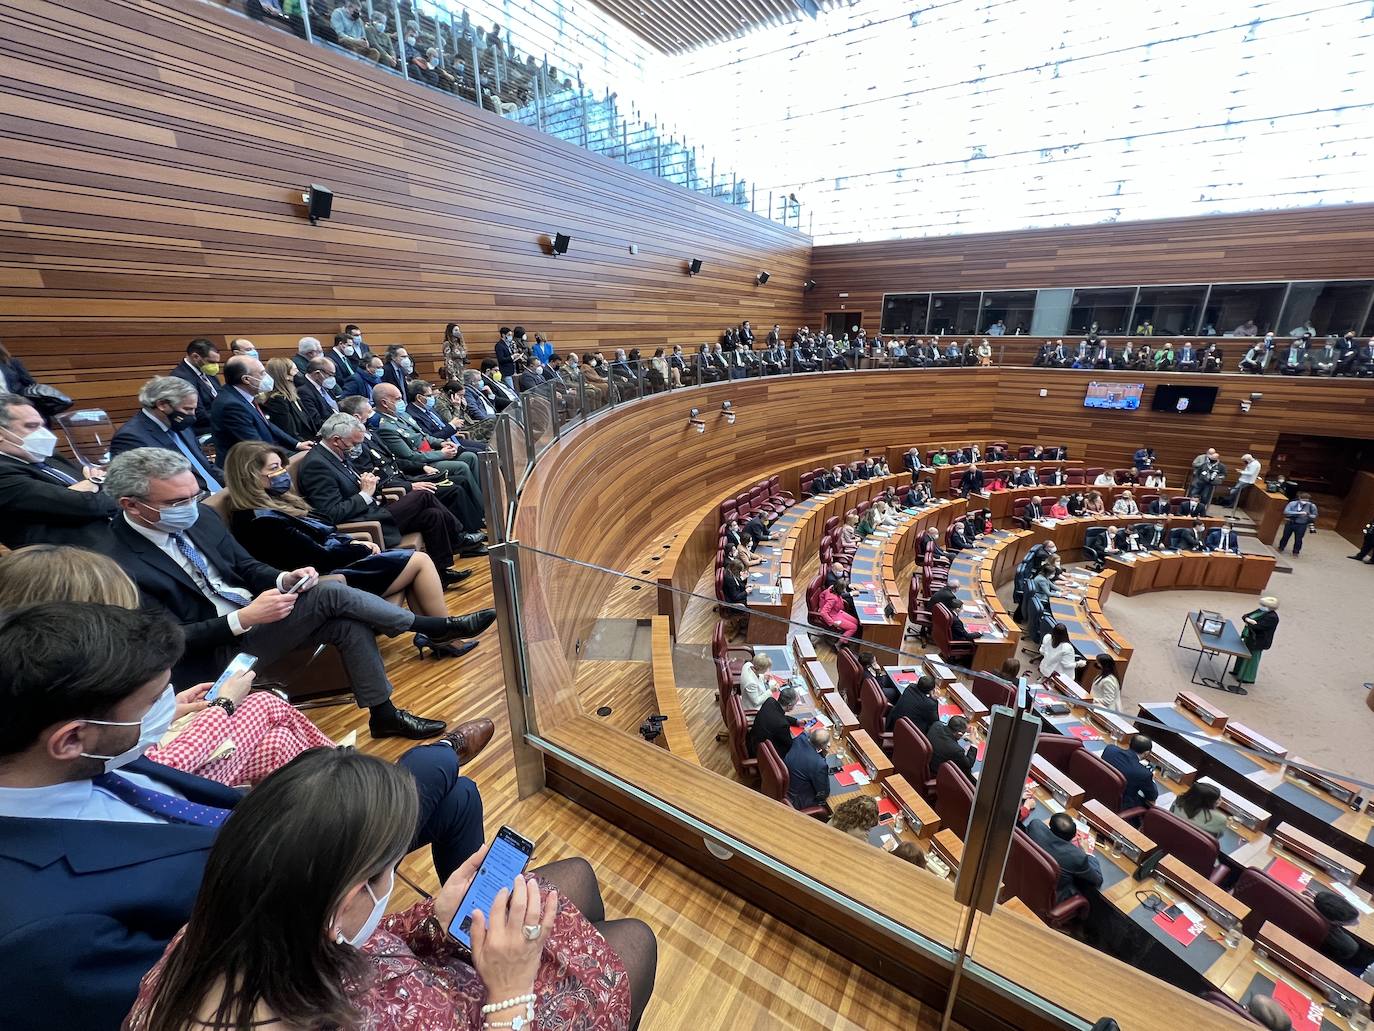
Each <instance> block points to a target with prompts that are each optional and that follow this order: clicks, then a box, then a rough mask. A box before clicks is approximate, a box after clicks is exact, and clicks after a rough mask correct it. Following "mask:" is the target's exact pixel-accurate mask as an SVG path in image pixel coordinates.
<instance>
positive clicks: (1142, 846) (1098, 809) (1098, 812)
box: [1078, 798, 1155, 863]
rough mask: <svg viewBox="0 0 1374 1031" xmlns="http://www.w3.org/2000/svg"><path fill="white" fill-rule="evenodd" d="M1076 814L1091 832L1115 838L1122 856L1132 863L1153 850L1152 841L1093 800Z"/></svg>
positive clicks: (1084, 804)
mask: <svg viewBox="0 0 1374 1031" xmlns="http://www.w3.org/2000/svg"><path fill="white" fill-rule="evenodd" d="M1078 812H1079V815H1081V816H1082V817H1083V819H1084V820H1085V821H1086V822H1087V824H1088V826H1089V827H1091V828H1092V829H1093V830H1095V831H1097V832H1098V833H1099V834H1105V835H1107V837H1109V838H1115V839H1116V840H1117V841H1118V842H1119V843H1120V844H1121V851H1122V854H1124V855H1125V856H1126V858H1127V859H1129V860H1131V861H1132V862H1134V863H1138V862H1140V860H1141V858H1142V857H1143V856H1146V855H1148V854H1149V853H1151V852H1153V851H1154V850H1155V843H1154V842H1153V841H1151V840H1150V839H1149V838H1147V837H1146V836H1145V835H1144V834H1142V833H1140V831H1138V830H1136V829H1135V828H1134V827H1132V826H1131V825H1130V824H1129V823H1127V822H1126V821H1125V820H1123V819H1122V818H1121V817H1119V816H1117V815H1116V813H1114V812H1112V811H1111V810H1110V809H1108V808H1107V807H1106V806H1105V805H1103V804H1102V803H1101V802H1099V801H1097V799H1095V798H1094V799H1089V800H1088V801H1086V802H1084V803H1083V804H1082V805H1081V806H1080V807H1079V809H1078Z"/></svg>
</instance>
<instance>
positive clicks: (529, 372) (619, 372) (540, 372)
mask: <svg viewBox="0 0 1374 1031" xmlns="http://www.w3.org/2000/svg"><path fill="white" fill-rule="evenodd" d="M611 375H612V376H614V377H615V378H616V379H618V380H620V381H622V384H621V385H622V389H624V387H623V384H624V383H625V382H627V381H628V382H632V381H633V380H634V378H635V374H634V370H633V369H631V368H630V367H629V365H627V364H626V363H625V352H624V351H617V352H616V353H615V361H614V362H612V363H611ZM515 381H516V383H517V384H519V386H520V389H521V390H522V391H524V390H536V389H538V388H539V387H541V386H542V385H543V384H544V382H545V380H544V363H543V362H541V361H540V360H539V359H538V358H531V359H530V360H529V363H528V364H527V365H526V366H525V371H524V372H522V373H521V374H520V375H519V376H517V377H516V380H515Z"/></svg>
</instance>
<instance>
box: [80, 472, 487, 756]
mask: <svg viewBox="0 0 1374 1031" xmlns="http://www.w3.org/2000/svg"><path fill="white" fill-rule="evenodd" d="M105 482H106V489H107V491H108V493H109V495H110V497H111V498H113V499H115V500H116V501H117V502H118V503H119V507H120V508H121V509H122V510H123V512H122V514H121V516H120V517H119V518H116V519H115V521H114V524H113V527H112V530H111V535H112V537H113V551H112V556H113V558H114V559H115V561H117V562H118V563H119V564H120V565H121V566H123V567H124V570H125V572H127V573H128V574H129V575H130V576H131V577H132V578H133V580H134V582H135V583H136V584H137V585H138V588H139V591H140V593H141V594H142V595H143V598H144V600H145V602H147V603H149V604H156V605H159V606H161V607H162V608H163V609H165V610H166V611H167V612H168V613H169V614H170V615H171V616H172V617H173V618H175V619H176V620H177V621H178V622H179V623H180V624H181V625H182V626H183V627H184V628H185V631H186V637H187V653H186V655H185V656H184V657H183V661H182V662H181V664H180V665H179V666H178V667H177V670H178V673H177V675H178V679H181V680H182V681H183V682H185V680H186V679H187V678H189V679H190V680H191V681H192V682H193V683H194V682H199V681H202V680H210V679H213V678H214V677H215V676H216V675H218V674H219V672H220V671H221V670H222V669H223V668H224V666H225V665H226V664H227V663H228V661H229V659H230V658H232V657H233V655H234V654H235V653H237V652H248V653H249V654H252V655H256V656H257V657H258V660H259V662H260V663H261V664H262V665H263V666H266V665H269V664H270V663H272V662H274V661H276V660H277V659H280V658H282V657H284V656H286V655H287V654H289V653H290V652H292V651H294V650H295V649H296V648H299V647H301V646H303V645H311V646H313V645H316V644H325V643H328V644H332V645H334V646H335V647H336V648H337V649H338V650H339V653H340V655H341V657H342V659H343V665H344V669H345V670H346V672H347V675H348V679H349V687H350V688H351V689H352V691H353V694H354V697H355V698H356V699H357V703H358V705H359V707H360V708H365V709H369V710H370V712H371V717H370V720H369V727H370V729H371V731H372V735H373V736H374V737H395V736H400V737H412V738H421V737H433V736H434V735H436V734H439V733H441V732H442V731H443V729H444V724H443V723H442V722H441V721H439V720H427V719H422V718H420V717H417V716H413V715H411V714H410V713H408V712H406V711H405V710H403V709H397V708H396V706H395V705H394V704H392V702H391V683H390V681H388V679H387V676H386V670H385V668H384V667H383V664H382V657H381V654H380V653H379V652H378V650H377V642H376V639H375V636H374V635H375V634H376V633H378V632H381V633H384V634H386V635H387V636H390V637H395V636H396V635H398V634H402V633H406V632H408V631H409V632H413V633H416V634H423V635H425V636H426V637H428V638H429V639H430V640H432V641H436V642H438V643H445V642H448V641H452V640H454V639H455V638H458V637H475V636H477V635H478V634H480V633H481V632H482V631H483V630H485V629H486V628H487V627H489V626H490V625H491V624H492V623H493V622H494V621H495V619H496V614H495V612H494V611H492V610H491V609H484V610H481V611H479V612H475V613H472V614H471V615H467V616H445V617H435V616H425V615H421V614H418V613H412V612H407V611H406V610H405V609H402V608H398V607H397V606H395V605H390V604H388V603H387V602H384V601H382V600H381V599H380V598H375V597H373V596H372V595H370V594H367V593H365V592H362V591H355V590H354V589H353V588H351V587H345V586H343V585H341V584H336V583H328V582H320V581H319V575H318V573H317V572H316V571H315V570H314V569H313V568H311V567H309V566H302V567H298V568H296V569H292V570H287V571H285V572H283V571H279V570H277V569H275V568H273V567H271V566H268V565H265V564H263V563H261V562H257V561H255V560H254V559H253V558H251V557H250V556H249V555H248V553H247V552H246V551H244V550H243V548H242V547H240V546H239V545H238V544H237V543H236V542H235V541H234V539H233V538H232V537H230V536H229V531H228V530H227V529H226V528H225V526H224V524H223V523H222V522H220V518H219V516H217V515H215V513H214V512H213V511H212V510H210V509H208V508H202V506H201V505H199V504H198V501H197V499H198V497H199V494H200V491H199V489H198V488H197V487H196V485H195V478H194V477H193V476H192V475H191V472H190V468H189V466H188V465H187V462H186V459H184V458H182V457H181V456H180V455H174V454H172V453H171V452H169V451H162V450H159V449H154V448H138V449H136V450H134V451H129V452H127V453H125V454H123V455H120V456H119V457H118V458H116V459H115V460H114V461H113V462H111V463H110V467H109V471H108V473H107V476H106V481H105ZM293 587H294V588H295V591H294V592H293V591H292V590H291V589H292V588H293Z"/></svg>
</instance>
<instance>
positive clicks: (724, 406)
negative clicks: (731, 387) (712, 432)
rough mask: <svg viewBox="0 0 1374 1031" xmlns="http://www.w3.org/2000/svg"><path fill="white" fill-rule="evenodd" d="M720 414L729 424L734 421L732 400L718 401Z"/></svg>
mask: <svg viewBox="0 0 1374 1031" xmlns="http://www.w3.org/2000/svg"><path fill="white" fill-rule="evenodd" d="M720 414H721V415H723V416H725V421H726V422H728V423H730V424H731V425H734V422H735V406H734V404H733V403H732V402H730V401H722V402H721V403H720Z"/></svg>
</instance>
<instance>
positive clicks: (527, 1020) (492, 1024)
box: [482, 995, 534, 1031]
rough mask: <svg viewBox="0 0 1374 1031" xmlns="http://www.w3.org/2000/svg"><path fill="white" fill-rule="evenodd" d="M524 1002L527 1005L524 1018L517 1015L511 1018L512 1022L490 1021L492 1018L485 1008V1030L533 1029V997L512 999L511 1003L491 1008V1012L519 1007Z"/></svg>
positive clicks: (513, 1030) (483, 1024)
mask: <svg viewBox="0 0 1374 1031" xmlns="http://www.w3.org/2000/svg"><path fill="white" fill-rule="evenodd" d="M522 1002H523V1003H524V1004H525V1014H524V1016H521V1015H520V1014H518V1013H517V1014H516V1015H515V1016H513V1017H511V1019H510V1020H492V1019H490V1017H488V1016H487V1007H486V1006H483V1007H482V1027H483V1028H484V1029H488V1031H491V1029H495V1028H510V1029H511V1031H524V1029H525V1028H532V1027H533V1026H534V996H533V995H522V996H520V997H519V998H517V999H512V1000H511V1001H510V1002H503V1003H497V1004H496V1005H495V1006H492V1007H491V1011H492V1012H497V1011H499V1010H503V1009H505V1008H506V1007H508V1006H518V1005H519V1004H520V1003H522Z"/></svg>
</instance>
